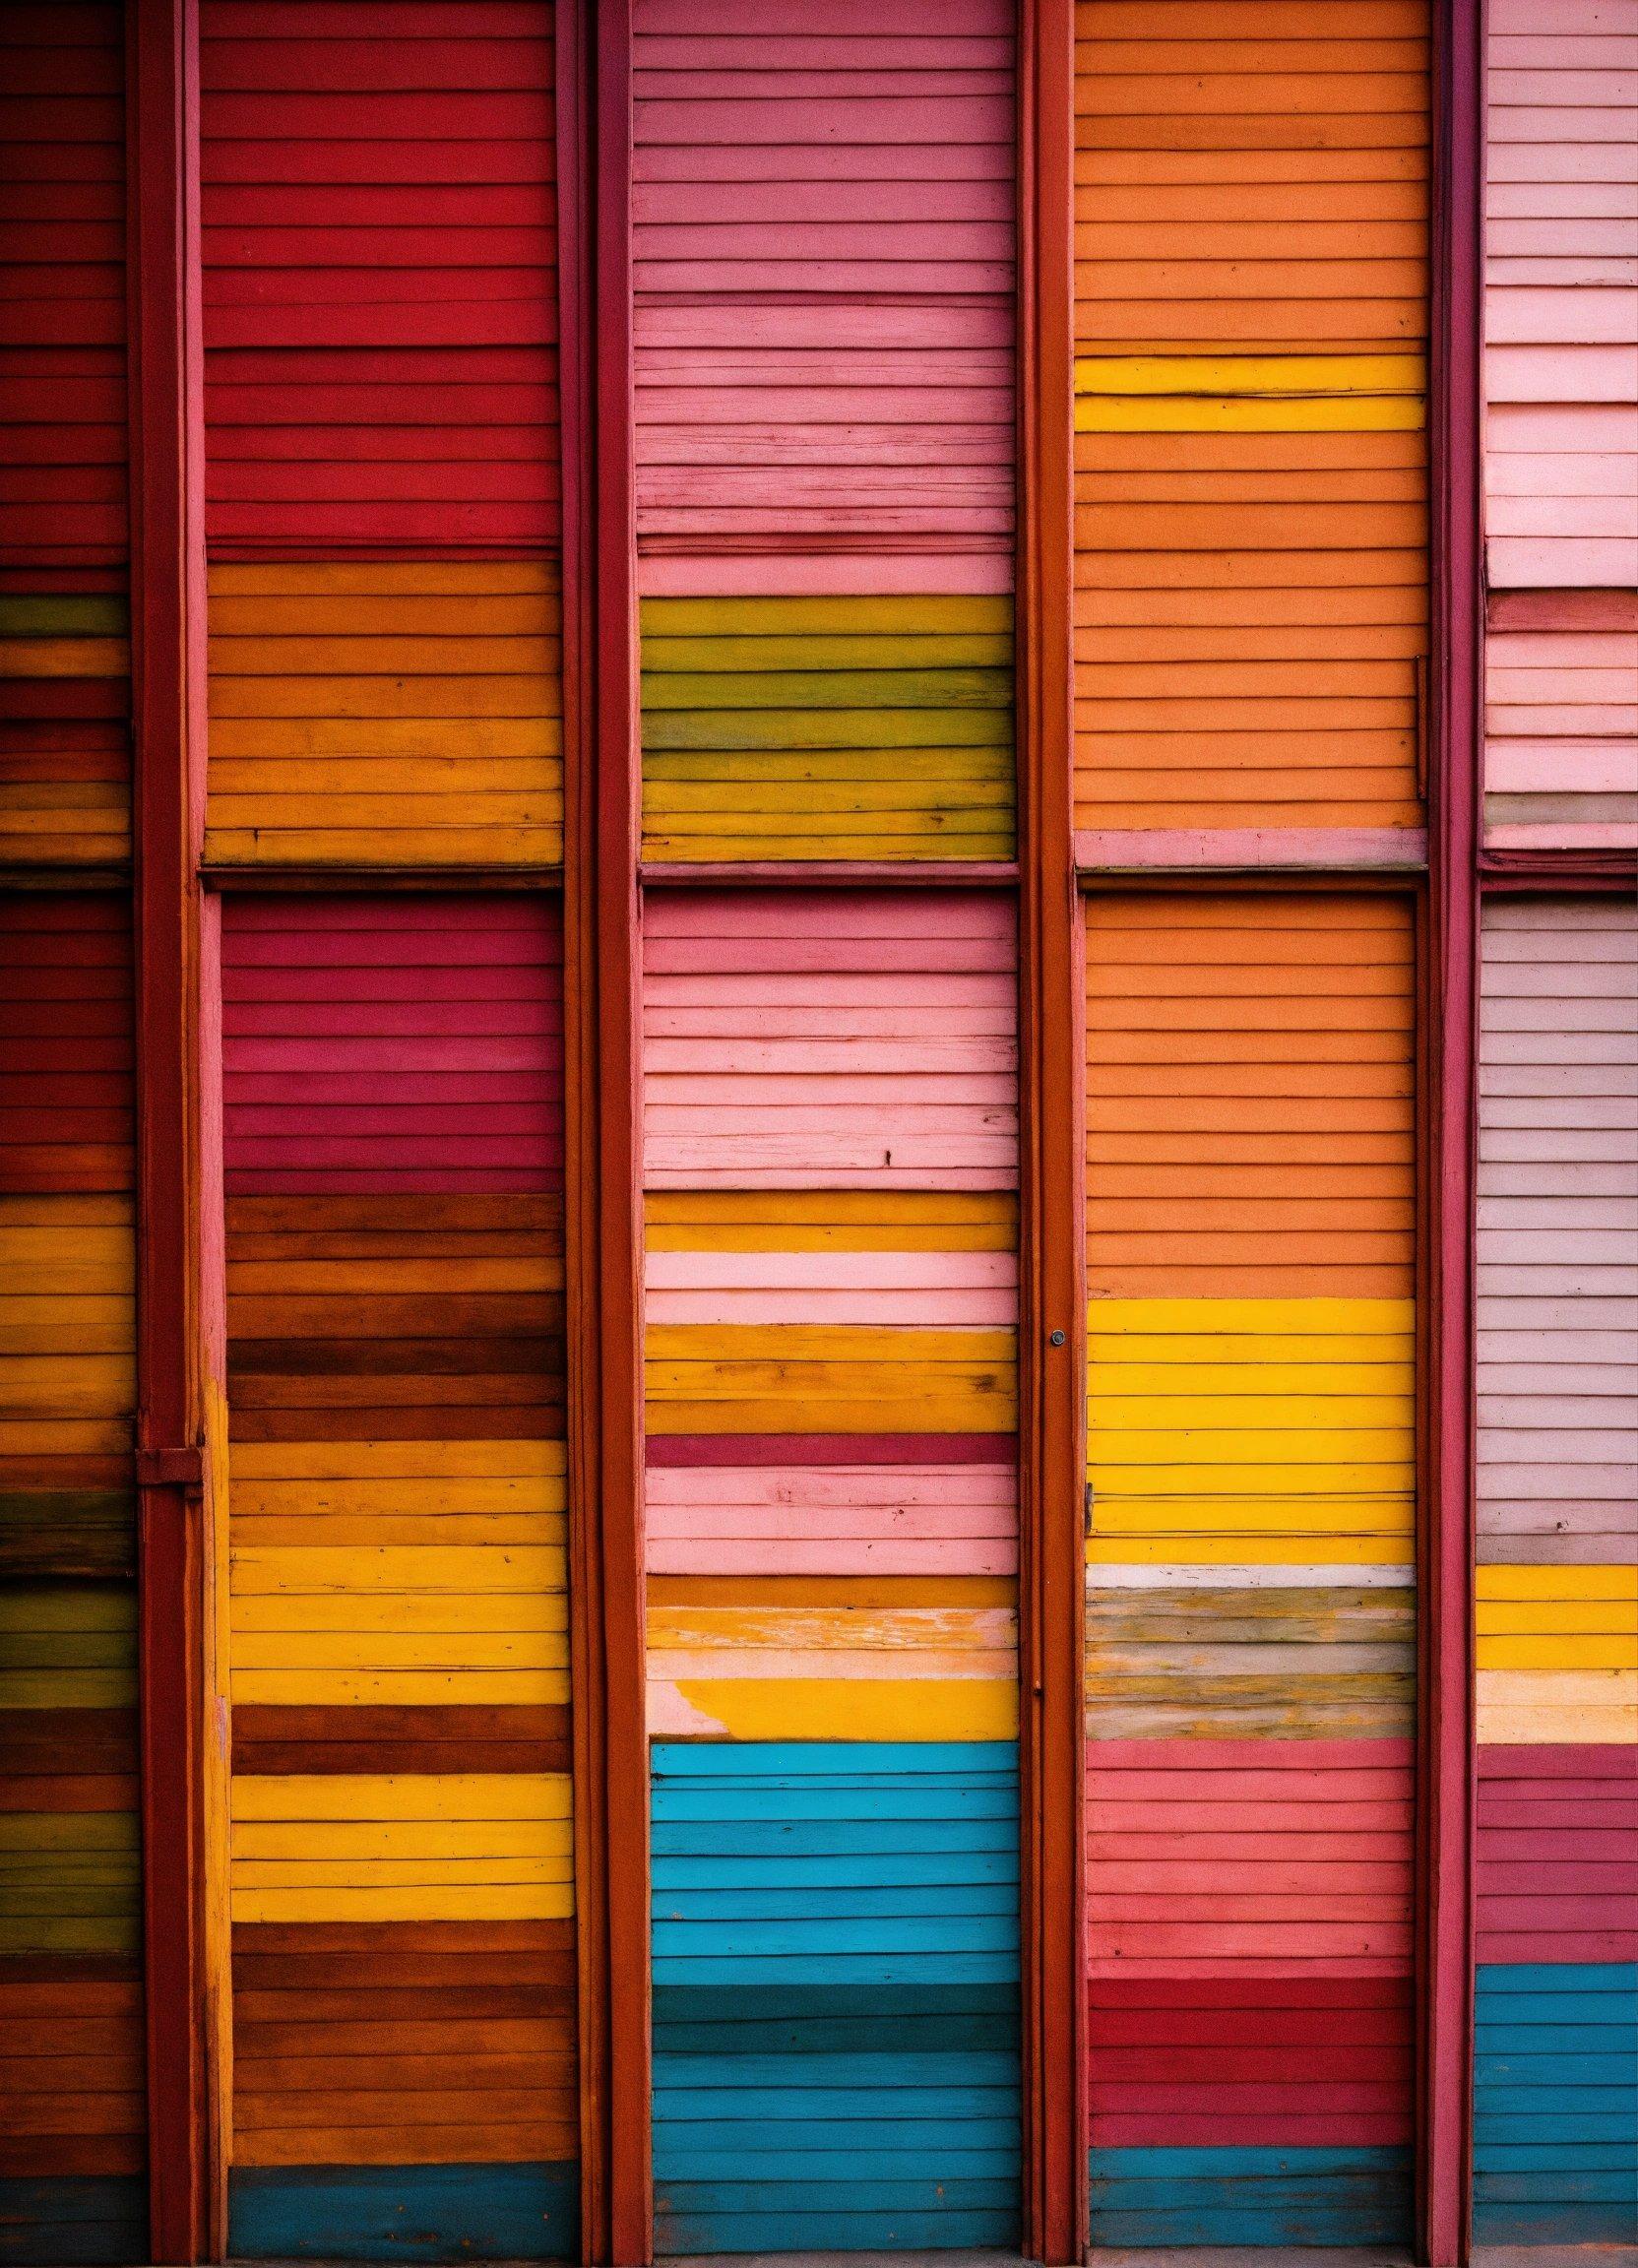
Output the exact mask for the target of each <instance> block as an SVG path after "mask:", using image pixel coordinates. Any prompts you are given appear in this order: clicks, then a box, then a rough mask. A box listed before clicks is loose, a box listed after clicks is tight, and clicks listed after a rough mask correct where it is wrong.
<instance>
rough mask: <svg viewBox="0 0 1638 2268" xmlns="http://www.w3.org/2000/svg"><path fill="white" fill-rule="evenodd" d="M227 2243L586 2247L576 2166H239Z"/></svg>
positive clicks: (520, 2254)
mask: <svg viewBox="0 0 1638 2268" xmlns="http://www.w3.org/2000/svg"><path fill="white" fill-rule="evenodd" d="M227 2217H228V2238H227V2249H228V2251H229V2252H230V2253H232V2254H234V2255H236V2256H237V2257H238V2258H240V2259H249V2260H338V2259H341V2260H384V2261H441V2260H551V2259H561V2258H564V2257H565V2256H567V2255H570V2254H573V2253H575V2252H577V2251H578V2249H579V2242H580V2236H579V2218H580V2180H579V2172H578V2169H577V2168H576V2167H574V2166H559V2165H549V2164H544V2163H536V2164H534V2165H527V2166H298V2167H285V2166H278V2167H261V2166H258V2167H241V2168H236V2169H235V2170H234V2172H233V2173H232V2176H231V2178H230V2180H229V2183H228V2206H227Z"/></svg>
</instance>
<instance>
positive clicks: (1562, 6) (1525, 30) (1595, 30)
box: [645, 0, 1638, 38]
mask: <svg viewBox="0 0 1638 2268" xmlns="http://www.w3.org/2000/svg"><path fill="white" fill-rule="evenodd" d="M649 4H653V0H645V5H649ZM666 4H668V5H671V6H677V5H680V4H681V0H666ZM1488 21H1489V31H1490V36H1491V37H1492V38H1495V37H1498V36H1500V35H1502V34H1508V35H1517V34H1524V35H1535V36H1538V37H1539V36H1542V35H1544V34H1547V33H1553V34H1558V35H1562V36H1573V37H1576V38H1587V37H1589V36H1592V35H1594V34H1599V33H1603V34H1611V33H1613V34H1617V35H1629V34H1632V33H1633V32H1638V7H1635V5H1634V0H1491V5H1490V15H1489V20H1488Z"/></svg>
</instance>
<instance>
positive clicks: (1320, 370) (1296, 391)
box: [1075, 354, 1427, 397]
mask: <svg viewBox="0 0 1638 2268" xmlns="http://www.w3.org/2000/svg"><path fill="white" fill-rule="evenodd" d="M1426 390H1427V364H1426V360H1425V359H1424V357H1423V356H1421V355H1420V354H1078V355H1077V356H1076V357H1075V392H1076V394H1077V395H1087V394H1093V395H1097V394H1165V395H1187V394H1205V395H1213V396H1219V397H1222V396H1228V395H1233V394H1241V395H1256V394H1260V395H1265V396H1274V397H1280V396H1289V395H1307V396H1310V397H1313V396H1324V395H1349V394H1404V395H1420V394H1424V393H1425V392H1426Z"/></svg>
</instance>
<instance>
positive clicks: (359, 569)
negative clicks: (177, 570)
mask: <svg viewBox="0 0 1638 2268" xmlns="http://www.w3.org/2000/svg"><path fill="white" fill-rule="evenodd" d="M560 582H561V577H560V576H559V573H558V569H557V562H556V561H555V560H552V559H437V558H432V559H289V560H285V559H278V560H261V559H257V560H248V559H247V560H237V559H223V560H217V561H214V562H213V563H212V566H211V574H210V595H211V597H212V598H213V599H215V598H217V597H219V596H222V597H234V596H236V597H246V598H248V597H254V596H255V595H257V594H258V593H265V594H266V595H268V596H269V597H277V596H279V595H281V594H285V593H288V594H291V595H294V596H297V597H300V596H304V595H306V594H309V593H321V592H332V593H335V594H337V595H338V596H342V597H346V596H349V595H351V594H352V593H354V592H356V593H360V594H362V595H363V596H364V597H366V598H368V597H372V596H377V595H381V596H389V597H390V596H395V595H397V594H399V593H401V592H402V593H403V594H404V595H405V596H406V597H408V598H414V597H416V596H418V595H419V594H421V593H423V592H425V593H431V594H434V595H450V596H470V597H473V598H478V599H482V598H487V597H488V596H489V595H490V594H491V593H494V594H496V595H500V594H505V593H519V592H531V593H535V594H541V595H549V594H551V593H553V592H555V591H557V589H558V588H559V586H560Z"/></svg>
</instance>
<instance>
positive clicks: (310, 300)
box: [201, 0, 562, 868]
mask: <svg viewBox="0 0 1638 2268" xmlns="http://www.w3.org/2000/svg"><path fill="white" fill-rule="evenodd" d="M201 18H202V33H203V38H202V47H201V70H202V76H203V87H204V92H203V104H204V119H203V136H204V154H203V171H204V225H205V300H206V344H207V348H208V360H207V380H208V384H207V415H208V421H209V458H210V470H209V500H208V506H207V524H208V532H209V538H210V545H211V554H212V560H213V575H212V632H213V636H212V649H211V675H212V693H211V711H212V738H211V754H212V766H211V805H210V832H209V838H208V855H209V856H210V857H211V858H213V859H216V860H219V861H221V862H223V863H226V864H233V865H245V864H250V865H256V864H280V863H289V862H295V863H302V864H317V865H327V864H328V865H352V866H366V867H369V866H383V865H385V866H392V865H404V866H415V865H419V866H422V867H434V868H436V867H445V866H463V865H489V866H507V865H539V864H548V865H549V864H551V863H552V862H554V861H555V860H556V859H557V858H558V857H559V856H560V855H561V843H562V796H561V773H562V759H561V714H562V701H561V688H560V674H561V665H560V659H559V648H558V599H557V567H556V561H557V554H558V547H559V515H558V489H559V459H560V448H559V439H558V429H557V415H558V410H557V360H556V335H557V280H556V235H555V231H556V199H555V186H554V164H555V148H554V124H553V61H552V23H553V14H552V9H551V8H550V6H549V5H548V4H547V0H385V4H380V0H204V5H203V7H202V11H201Z"/></svg>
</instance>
